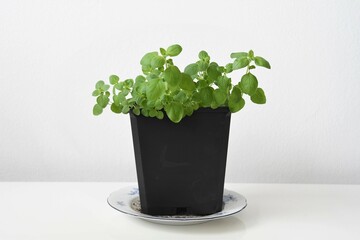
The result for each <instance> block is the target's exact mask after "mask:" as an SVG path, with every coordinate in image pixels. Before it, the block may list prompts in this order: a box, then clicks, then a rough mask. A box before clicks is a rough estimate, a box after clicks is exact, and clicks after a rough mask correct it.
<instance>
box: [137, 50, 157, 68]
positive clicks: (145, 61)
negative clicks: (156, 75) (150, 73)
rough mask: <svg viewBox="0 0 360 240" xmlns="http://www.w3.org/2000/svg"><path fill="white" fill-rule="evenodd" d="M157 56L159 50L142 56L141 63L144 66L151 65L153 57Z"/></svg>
mask: <svg viewBox="0 0 360 240" xmlns="http://www.w3.org/2000/svg"><path fill="white" fill-rule="evenodd" d="M156 56H158V53H157V52H149V53H147V54H145V55H144V56H143V57H142V58H141V60H140V64H141V65H142V66H150V65H151V61H152V59H153V58H154V57H156Z"/></svg>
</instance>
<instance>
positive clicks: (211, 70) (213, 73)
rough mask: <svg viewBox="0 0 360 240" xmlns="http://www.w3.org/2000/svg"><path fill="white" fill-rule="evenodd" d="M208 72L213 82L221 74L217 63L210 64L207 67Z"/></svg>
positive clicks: (209, 78)
mask: <svg viewBox="0 0 360 240" xmlns="http://www.w3.org/2000/svg"><path fill="white" fill-rule="evenodd" d="M207 74H208V80H209V81H210V82H212V83H213V82H214V81H216V80H217V78H218V77H219V76H220V75H221V72H219V71H218V66H217V65H215V64H210V66H209V67H208V69H207Z"/></svg>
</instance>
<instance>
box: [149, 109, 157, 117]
mask: <svg viewBox="0 0 360 240" xmlns="http://www.w3.org/2000/svg"><path fill="white" fill-rule="evenodd" d="M156 115H157V111H156V110H155V109H150V111H149V116H150V117H155V116H156Z"/></svg>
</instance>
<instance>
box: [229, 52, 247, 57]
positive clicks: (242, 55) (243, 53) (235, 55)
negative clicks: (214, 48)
mask: <svg viewBox="0 0 360 240" xmlns="http://www.w3.org/2000/svg"><path fill="white" fill-rule="evenodd" d="M247 56H248V53H246V52H235V53H232V54H230V57H231V58H243V57H247Z"/></svg>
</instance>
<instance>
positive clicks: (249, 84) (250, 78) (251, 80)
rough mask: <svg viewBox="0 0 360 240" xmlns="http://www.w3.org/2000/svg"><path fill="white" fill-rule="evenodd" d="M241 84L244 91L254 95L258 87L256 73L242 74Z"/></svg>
mask: <svg viewBox="0 0 360 240" xmlns="http://www.w3.org/2000/svg"><path fill="white" fill-rule="evenodd" d="M239 86H240V88H241V90H242V91H243V92H244V93H246V94H248V95H250V96H252V95H253V94H254V93H255V91H256V89H257V87H258V81H257V79H256V77H255V76H254V75H252V74H251V73H247V74H245V75H244V76H242V78H241V82H240V83H239Z"/></svg>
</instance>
